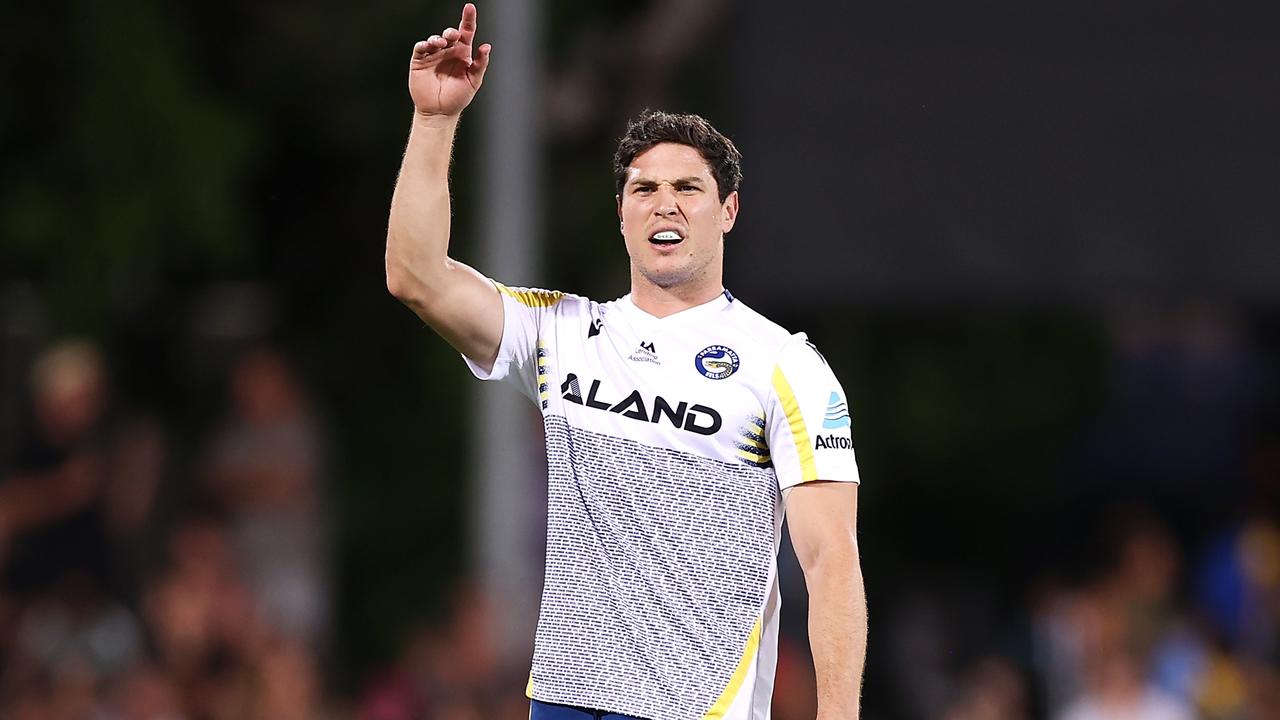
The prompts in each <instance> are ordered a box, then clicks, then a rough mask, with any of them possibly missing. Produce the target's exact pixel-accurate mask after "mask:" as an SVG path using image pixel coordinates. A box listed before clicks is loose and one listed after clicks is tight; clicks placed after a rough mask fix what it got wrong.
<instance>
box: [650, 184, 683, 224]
mask: <svg viewBox="0 0 1280 720" xmlns="http://www.w3.org/2000/svg"><path fill="white" fill-rule="evenodd" d="M655 194H656V195H657V197H656V198H655V200H656V202H654V205H653V214H654V215H657V216H659V217H671V216H673V215H675V214H676V213H678V212H680V209H679V208H678V207H677V206H676V193H675V189H674V188H672V187H671V185H669V184H668V183H662V184H661V185H659V186H658V189H657V192H656V193H655Z"/></svg>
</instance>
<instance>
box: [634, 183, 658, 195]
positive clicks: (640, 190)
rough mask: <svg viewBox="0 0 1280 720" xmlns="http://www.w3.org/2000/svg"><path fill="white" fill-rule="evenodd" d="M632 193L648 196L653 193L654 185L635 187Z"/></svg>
mask: <svg viewBox="0 0 1280 720" xmlns="http://www.w3.org/2000/svg"><path fill="white" fill-rule="evenodd" d="M631 192H632V193H634V194H636V195H648V194H650V193H652V192H653V186H652V185H637V186H635V189H633V190H632V191H631Z"/></svg>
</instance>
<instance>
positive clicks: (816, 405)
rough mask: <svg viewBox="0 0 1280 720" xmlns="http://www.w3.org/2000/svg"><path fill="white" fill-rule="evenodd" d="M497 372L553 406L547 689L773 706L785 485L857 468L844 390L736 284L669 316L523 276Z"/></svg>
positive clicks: (581, 700) (719, 710)
mask: <svg viewBox="0 0 1280 720" xmlns="http://www.w3.org/2000/svg"><path fill="white" fill-rule="evenodd" d="M498 289H499V291H500V292H501V294H502V301H503V310H504V313H505V318H504V321H503V336H502V344H501V347H500V348H499V351H498V358H497V361H496V362H495V363H494V367H493V369H492V370H491V371H489V372H485V370H484V369H483V368H481V367H479V366H477V365H476V364H475V363H473V362H471V361H469V360H468V365H469V366H470V367H471V370H472V372H473V373H475V374H476V376H477V377H479V378H481V379H485V380H499V379H506V380H508V381H509V382H511V383H513V384H515V385H516V386H517V387H518V388H519V389H520V390H521V391H522V392H523V393H524V394H525V395H526V396H528V397H529V398H530V399H531V400H532V401H534V402H535V403H537V404H538V406H539V407H540V408H541V409H542V416H543V426H544V429H545V432H546V446H547V461H548V467H549V473H548V475H549V477H548V481H549V488H548V508H547V556H546V578H545V584H544V589H543V596H542V604H541V608H540V612H539V619H538V630H537V636H536V638H535V642H534V655H533V668H532V673H531V679H530V684H529V694H530V697H531V698H533V699H536V700H539V701H542V702H548V703H558V704H564V705H573V706H578V707H589V708H596V709H599V710H607V711H611V712H616V713H622V714H626V715H633V716H636V717H643V718H652V719H654V720H672V719H678V718H690V719H695V718H704V717H713V718H730V719H733V720H738V719H742V720H747V719H748V718H750V719H752V720H758V719H762V718H768V717H769V703H770V696H771V694H772V690H773V674H774V668H775V665H776V646H777V630H778V628H777V622H778V611H779V608H780V607H781V598H780V597H779V594H778V587H777V576H776V575H777V571H776V558H777V553H778V543H779V539H780V533H781V528H782V512H783V505H782V494H781V493H782V491H783V490H786V489H787V488H790V487H792V486H795V485H798V484H800V483H803V482H806V481H810V480H819V479H820V480H833V481H844V482H858V470H857V465H856V463H855V461H854V455H853V444H852V440H851V437H850V420H849V412H848V408H847V405H846V402H845V399H844V398H845V396H844V391H843V389H842V388H841V387H840V384H839V383H838V382H837V381H836V378H835V376H834V375H833V374H832V372H831V370H830V368H828V367H827V364H826V361H825V360H824V359H823V358H822V356H821V355H820V354H819V353H818V352H817V350H816V349H815V348H814V347H813V346H812V345H811V344H810V343H808V342H807V341H806V339H805V336H804V335H803V334H796V335H792V334H790V333H788V332H787V331H785V330H783V329H782V328H781V327H779V326H778V325H776V324H774V323H772V322H770V321H769V320H766V319H765V318H764V317H762V316H761V315H759V314H758V313H756V312H755V311H753V310H751V309H750V308H748V307H746V306H745V305H743V303H742V302H741V301H739V300H736V299H735V298H733V297H732V296H731V295H730V294H729V293H728V292H725V293H724V294H722V295H720V296H718V297H717V298H716V299H715V300H712V301H711V302H708V303H705V304H703V305H699V306H697V307H694V308H690V309H688V310H684V311H682V312H679V313H676V314H674V315H671V316H668V317H665V318H661V319H659V318H656V317H653V316H651V315H649V314H648V313H646V312H644V311H643V310H640V309H639V308H637V307H636V306H635V304H633V303H632V301H631V298H630V296H627V297H623V298H621V299H618V300H615V301H612V302H607V303H597V302H594V301H591V300H588V299H586V298H582V297H578V296H574V295H567V294H563V293H558V292H551V291H547V290H536V289H524V288H507V287H505V286H502V285H498Z"/></svg>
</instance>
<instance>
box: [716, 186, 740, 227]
mask: <svg viewBox="0 0 1280 720" xmlns="http://www.w3.org/2000/svg"><path fill="white" fill-rule="evenodd" d="M737 220H738V191H737V190H734V191H733V192H731V193H729V197H727V198H725V199H724V203H723V204H722V205H721V206H720V232H722V233H728V232H729V231H730V230H732V229H733V224H734V223H735V222H737Z"/></svg>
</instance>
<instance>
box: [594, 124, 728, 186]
mask: <svg viewBox="0 0 1280 720" xmlns="http://www.w3.org/2000/svg"><path fill="white" fill-rule="evenodd" d="M668 142H669V143H678V144H680V145H688V146H689V147H691V148H693V149H694V150H697V151H698V152H699V153H701V154H702V159H704V160H706V161H707V165H708V167H710V168H711V175H712V176H713V177H714V178H715V179H716V188H717V190H718V191H719V194H720V202H724V200H725V198H727V197H729V193H731V192H733V191H735V190H737V189H738V186H739V185H741V184H742V153H739V152H738V148H736V147H734V146H733V141H732V140H730V139H729V138H727V137H725V136H724V135H721V134H720V131H719V130H716V129H715V128H713V127H711V123H709V122H707V121H706V119H704V118H702V117H701V116H698V115H693V114H687V113H668V112H662V111H661V110H645V111H644V112H642V113H640V115H639V117H637V118H635V119H634V120H631V121H630V122H628V123H627V132H626V133H625V134H624V135H623V136H622V139H621V140H619V141H618V151H617V152H615V153H614V154H613V177H614V181H615V183H616V184H617V190H618V194H619V195H621V194H622V186H623V185H626V183H627V167H628V166H629V165H631V161H632V160H635V159H636V156H637V155H639V154H641V153H643V152H644V151H646V150H648V149H649V148H651V147H653V146H654V145H659V144H661V143H668Z"/></svg>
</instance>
